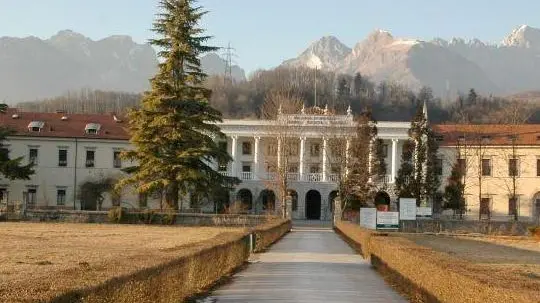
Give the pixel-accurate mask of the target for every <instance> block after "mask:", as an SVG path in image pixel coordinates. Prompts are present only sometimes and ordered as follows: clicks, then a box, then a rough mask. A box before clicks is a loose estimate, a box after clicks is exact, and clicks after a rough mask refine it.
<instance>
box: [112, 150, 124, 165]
mask: <svg viewBox="0 0 540 303" xmlns="http://www.w3.org/2000/svg"><path fill="white" fill-rule="evenodd" d="M120 153H121V151H119V150H115V151H113V167H114V168H122V159H120Z"/></svg>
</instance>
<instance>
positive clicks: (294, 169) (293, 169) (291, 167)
mask: <svg viewBox="0 0 540 303" xmlns="http://www.w3.org/2000/svg"><path fill="white" fill-rule="evenodd" d="M287 171H288V172H289V173H291V174H296V173H298V164H295V163H292V164H290V165H289V167H288V170H287Z"/></svg>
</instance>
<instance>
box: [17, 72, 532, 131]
mask: <svg viewBox="0 0 540 303" xmlns="http://www.w3.org/2000/svg"><path fill="white" fill-rule="evenodd" d="M315 79H316V80H315ZM206 85H207V87H209V88H211V89H212V90H213V95H212V99H211V102H212V105H213V106H214V107H216V108H217V109H219V110H220V111H221V112H222V113H223V115H224V117H226V118H256V117H259V114H260V108H261V105H262V103H263V102H264V99H265V97H266V95H267V94H269V93H270V92H272V91H284V92H287V93H289V94H294V95H296V96H299V97H300V98H302V99H303V100H304V103H305V104H306V106H313V105H315V102H316V104H317V105H318V106H320V107H324V106H326V105H328V107H329V109H331V110H333V111H334V112H338V113H339V112H341V113H344V112H345V110H346V108H347V107H348V106H349V105H350V106H351V108H352V109H353V112H356V113H358V112H360V111H361V110H362V109H363V108H366V107H369V108H371V109H372V111H373V113H374V116H375V118H376V119H377V120H394V121H409V120H410V118H411V117H412V114H413V112H414V111H415V109H416V108H417V106H419V105H422V104H423V102H424V101H425V102H426V103H427V105H428V109H429V119H430V121H432V122H434V123H441V122H451V121H454V122H458V121H460V122H463V121H470V122H478V123H487V122H490V123H499V122H501V123H502V122H503V120H504V119H505V116H506V114H505V113H506V111H507V110H508V109H509V108H519V111H520V112H521V116H523V117H524V118H523V119H524V120H527V121H529V122H540V113H537V112H539V109H540V107H539V106H538V104H539V103H538V100H536V101H534V99H533V101H531V102H529V101H528V100H527V98H520V99H519V100H518V101H516V102H514V101H511V100H510V99H504V98H500V97H492V96H480V95H478V94H477V93H476V92H475V90H474V89H471V90H470V91H468V92H464V93H463V94H462V95H461V96H459V97H458V98H456V99H455V100H441V99H438V98H435V97H433V94H432V91H431V89H430V88H427V87H424V88H422V89H421V90H420V91H418V92H414V91H411V90H409V89H407V88H406V87H404V86H401V85H398V84H396V83H392V82H381V83H378V84H375V83H373V82H372V81H370V80H369V79H367V78H365V77H363V76H362V75H360V74H356V75H355V76H348V75H339V74H336V73H333V72H321V71H317V72H316V71H315V70H313V69H309V68H287V67H280V68H276V69H273V70H268V71H257V72H255V73H254V74H253V75H252V76H251V77H250V79H249V80H248V81H246V82H240V83H235V84H233V83H231V82H230V81H226V80H225V79H223V78H222V77H219V76H213V77H210V78H208V79H207V82H206ZM315 86H316V90H315ZM315 91H317V94H316V97H315ZM139 100H140V95H138V94H131V93H118V92H104V91H92V90H82V91H78V92H70V93H68V94H65V95H64V96H61V97H57V98H52V99H45V100H36V101H33V102H24V103H20V104H18V105H17V106H18V107H19V108H21V109H22V110H25V111H48V112H51V111H56V110H64V111H67V112H82V113H108V112H117V113H122V112H125V111H126V110H127V109H128V108H131V107H135V106H137V105H138V103H139Z"/></svg>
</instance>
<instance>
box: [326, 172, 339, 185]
mask: <svg viewBox="0 0 540 303" xmlns="http://www.w3.org/2000/svg"><path fill="white" fill-rule="evenodd" d="M327 181H328V182H334V183H337V182H339V174H330V175H328V176H327Z"/></svg>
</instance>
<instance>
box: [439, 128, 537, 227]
mask: <svg viewBox="0 0 540 303" xmlns="http://www.w3.org/2000/svg"><path fill="white" fill-rule="evenodd" d="M434 131H435V133H436V134H437V140H438V141H439V144H440V149H439V154H440V161H441V162H442V167H443V169H442V177H441V184H442V185H441V189H442V190H444V187H445V186H446V184H447V180H448V177H449V176H450V174H451V170H452V166H453V165H459V167H461V169H462V171H463V172H464V177H463V182H464V185H465V201H466V207H465V217H466V218H467V219H475V220H478V219H481V220H487V219H489V220H515V219H518V220H520V221H538V219H539V217H540V125H531V124H522V125H436V126H434Z"/></svg>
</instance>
